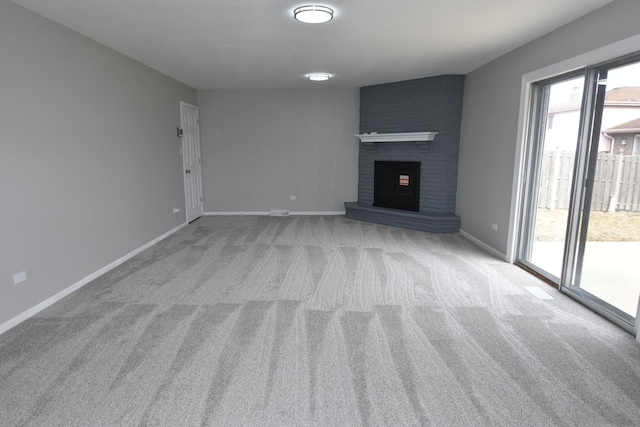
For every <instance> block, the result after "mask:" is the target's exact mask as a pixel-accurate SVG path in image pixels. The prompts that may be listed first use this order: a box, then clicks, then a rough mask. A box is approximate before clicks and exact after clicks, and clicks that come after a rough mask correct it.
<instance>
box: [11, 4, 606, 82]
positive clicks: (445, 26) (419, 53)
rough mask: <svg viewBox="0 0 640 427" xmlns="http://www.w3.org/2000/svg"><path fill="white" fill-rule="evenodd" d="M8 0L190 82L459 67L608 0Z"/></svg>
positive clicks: (400, 75) (386, 75)
mask: <svg viewBox="0 0 640 427" xmlns="http://www.w3.org/2000/svg"><path fill="white" fill-rule="evenodd" d="M13 1H14V3H17V4H20V5H22V6H24V7H26V8H28V9H31V10H33V11H35V12H37V13H39V14H41V15H44V16H45V17H47V18H50V19H52V20H54V21H56V22H59V23H61V24H62V25H65V26H66V27H69V28H71V29H73V30H75V31H77V32H79V33H81V34H84V35H86V36H88V37H90V38H92V39H94V40H97V41H98V42H100V43H103V44H105V45H107V46H109V47H111V48H113V49H115V50H117V51H119V52H122V53H124V54H125V55H128V56H130V57H132V58H134V59H136V60H138V61H140V62H142V63H144V64H146V65H148V66H150V67H152V68H155V69H156V70H159V71H161V72H162V73H164V74H167V75H169V76H171V77H173V78H175V79H177V80H179V81H181V82H183V83H186V84H187V85H189V86H191V87H194V88H196V89H240V88H243V89H244V88H246V89H259V88H265V89H271V88H273V89H282V88H309V87H360V86H366V85H371V84H377V83H386V82H394V81H400V80H407V79H413V78H420V77H429V76H434V75H440V74H466V73H468V72H469V71H472V70H474V69H475V68H478V67H480V66H482V65H484V64H486V63H487V62H490V61H491V60H493V59H495V58H497V57H499V56H501V55H503V54H505V53H507V52H509V51H511V50H513V49H515V48H517V47H519V46H521V45H523V44H525V43H527V42H529V41H531V40H533V39H535V38H537V37H539V36H541V35H543V34H546V33H548V32H549V31H551V30H553V29H555V28H558V27H560V26H562V25H564V24H566V23H568V22H570V21H573V20H574V19H576V18H578V17H580V16H582V15H585V14H586V13H588V12H591V11H592V10H595V9H597V8H599V7H601V6H603V5H605V4H607V3H610V2H611V1H612V0H394V1H389V0H387V1H385V0H331V1H327V2H326V3H323V4H325V5H327V6H330V7H332V8H334V9H335V11H336V13H335V16H334V19H333V20H332V21H330V22H328V23H326V24H320V25H309V24H302V23H299V22H297V21H295V20H294V19H293V15H292V11H293V9H294V8H295V7H297V6H300V5H303V4H310V3H311V2H306V1H305V0H302V1H298V0H13ZM315 71H322V72H328V73H331V74H333V75H334V78H333V79H331V80H330V81H328V82H323V83H318V82H310V81H308V80H306V79H305V78H304V75H305V74H307V73H310V72H315ZM320 85H321V86H320Z"/></svg>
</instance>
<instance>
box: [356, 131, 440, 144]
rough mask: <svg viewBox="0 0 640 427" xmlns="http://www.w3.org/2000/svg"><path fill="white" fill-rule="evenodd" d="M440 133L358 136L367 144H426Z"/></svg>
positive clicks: (368, 134)
mask: <svg viewBox="0 0 640 427" xmlns="http://www.w3.org/2000/svg"><path fill="white" fill-rule="evenodd" d="M437 134H438V132H402V133H377V132H371V133H363V134H360V135H356V136H357V137H358V138H360V141H362V142H365V143H374V142H416V143H418V144H419V143H425V142H431V141H433V140H434V138H435V137H436V135H437Z"/></svg>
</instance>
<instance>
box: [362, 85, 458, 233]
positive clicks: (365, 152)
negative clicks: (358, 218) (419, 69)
mask: <svg viewBox="0 0 640 427" xmlns="http://www.w3.org/2000/svg"><path fill="white" fill-rule="evenodd" d="M463 92H464V76H461V75H445V76H438V77H429V78H424V79H417V80H409V81H404V82H397V83H388V84H382V85H375V86H366V87H363V88H361V89H360V133H369V132H378V133H396V132H430V131H434V132H439V133H438V135H437V136H436V139H435V141H433V142H431V143H427V144H426V145H417V144H416V143H414V142H400V143H398V142H389V143H377V144H373V145H365V144H364V143H362V142H361V143H360V154H359V164H358V204H360V205H363V206H370V205H372V204H373V170H374V169H373V168H374V162H375V161H376V160H396V161H420V162H421V178H420V213H422V214H425V215H433V216H436V217H439V218H441V217H443V216H451V217H452V218H453V219H454V220H455V218H457V217H455V214H454V212H455V201H456V189H457V177H458V150H459V145H460V121H461V118H462V97H463ZM458 223H459V219H458ZM398 225H400V224H398ZM446 228H447V231H451V227H450V226H448V227H446ZM443 231H444V230H443ZM456 231H457V230H456Z"/></svg>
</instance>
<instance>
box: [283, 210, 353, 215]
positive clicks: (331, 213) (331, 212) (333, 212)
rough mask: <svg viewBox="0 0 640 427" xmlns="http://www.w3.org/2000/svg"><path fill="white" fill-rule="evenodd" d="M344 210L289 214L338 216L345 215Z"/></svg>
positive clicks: (294, 213)
mask: <svg viewBox="0 0 640 427" xmlns="http://www.w3.org/2000/svg"><path fill="white" fill-rule="evenodd" d="M346 214H347V213H346V212H345V211H326V212H291V213H290V215H300V216H338V215H346Z"/></svg>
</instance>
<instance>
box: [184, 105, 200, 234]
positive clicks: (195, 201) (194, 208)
mask: <svg viewBox="0 0 640 427" xmlns="http://www.w3.org/2000/svg"><path fill="white" fill-rule="evenodd" d="M180 117H181V123H180V127H181V128H182V163H183V166H184V170H183V173H184V193H185V201H186V203H185V209H186V216H187V222H191V221H193V220H195V219H197V218H199V217H200V216H202V206H203V203H202V166H201V164H200V123H199V119H198V107H195V106H193V105H189V104H187V103H184V102H181V103H180Z"/></svg>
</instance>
